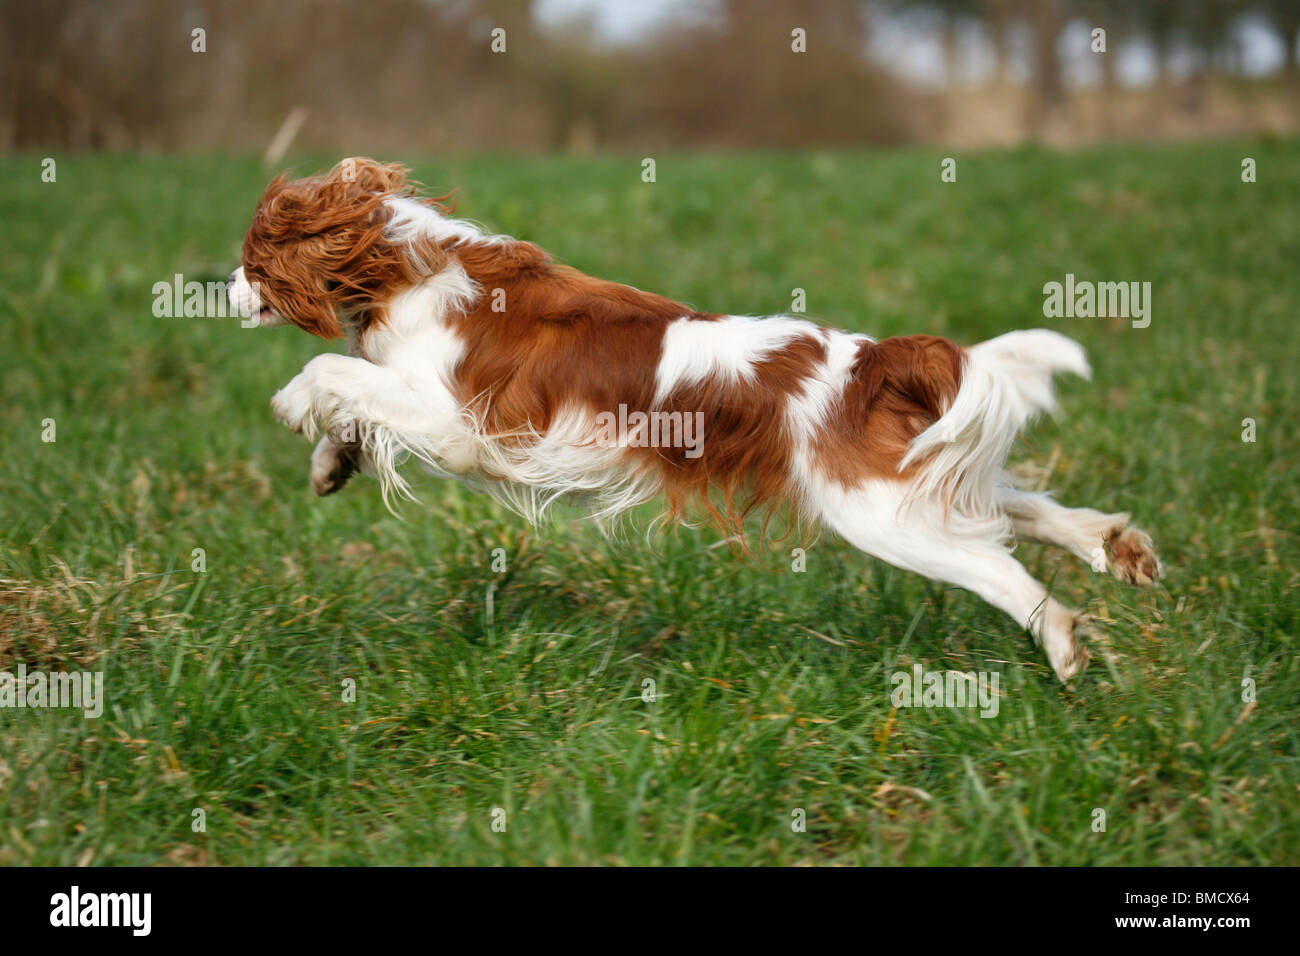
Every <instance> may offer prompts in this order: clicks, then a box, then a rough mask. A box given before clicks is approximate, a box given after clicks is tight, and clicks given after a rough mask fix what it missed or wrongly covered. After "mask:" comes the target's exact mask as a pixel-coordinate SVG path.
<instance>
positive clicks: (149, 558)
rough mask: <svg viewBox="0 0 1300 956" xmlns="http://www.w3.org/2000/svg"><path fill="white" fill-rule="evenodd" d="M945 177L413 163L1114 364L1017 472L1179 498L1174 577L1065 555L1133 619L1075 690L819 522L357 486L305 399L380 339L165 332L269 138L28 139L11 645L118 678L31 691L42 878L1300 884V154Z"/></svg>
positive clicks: (425, 484)
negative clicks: (412, 867)
mask: <svg viewBox="0 0 1300 956" xmlns="http://www.w3.org/2000/svg"><path fill="white" fill-rule="evenodd" d="M1246 156H1250V157H1253V158H1254V159H1255V160H1256V161H1257V163H1258V179H1259V181H1258V182H1257V183H1254V184H1243V183H1242V182H1241V180H1240V168H1241V160H1242V158H1243V157H1246ZM337 158H338V157H319V158H318V159H317V160H315V161H302V162H300V163H298V164H296V166H295V168H296V170H297V171H299V172H306V171H309V170H313V169H318V168H322V167H324V166H326V165H328V164H329V163H331V162H332V161H334V160H336V159H337ZM383 158H398V157H383ZM941 158H942V154H939V153H930V152H922V151H909V152H899V153H879V154H874V153H856V154H825V155H776V154H773V155H745V156H739V157H707V156H659V157H656V159H657V162H658V169H657V175H658V182H657V183H655V184H653V185H650V184H645V183H642V182H641V179H640V173H641V165H640V157H626V158H611V157H606V158H600V159H592V160H569V159H559V158H538V159H517V158H511V159H505V158H481V159H464V160H455V161H427V160H424V161H414V162H413V163H412V165H413V166H414V167H415V172H416V175H417V177H418V178H420V179H421V180H422V181H424V182H425V183H427V184H428V185H429V186H430V187H431V188H433V189H436V190H438V191H439V192H442V191H445V190H446V189H447V188H449V187H452V186H459V187H461V189H460V193H459V200H460V206H459V210H458V212H459V214H460V215H464V216H468V217H470V218H473V219H476V220H480V221H482V222H484V223H485V224H487V225H488V226H489V227H491V228H492V229H494V230H500V231H506V232H510V233H513V234H515V235H519V236H521V237H523V238H528V239H532V240H535V241H537V242H539V243H541V244H542V245H544V246H546V247H547V248H548V249H550V250H551V251H552V252H554V253H555V254H556V255H557V256H558V257H559V258H561V259H563V260H564V261H567V262H569V263H571V264H573V265H575V266H577V267H579V268H582V269H585V270H587V271H591V272H594V273H597V274H599V275H602V276H605V277H608V278H613V279H618V280H621V281H625V282H629V283H632V284H634V285H637V286H641V287H643V288H650V289H653V290H655V291H658V292H662V293H664V294H667V295H669V296H672V297H674V298H678V299H681V300H684V301H686V302H689V303H691V304H692V305H694V306H696V307H699V308H703V309H710V310H718V311H731V312H747V313H754V314H764V313H779V312H788V311H789V310H790V308H791V290H792V289H794V288H796V287H798V288H802V289H804V290H806V293H807V305H808V314H809V316H810V317H812V318H814V319H817V320H819V321H821V322H823V323H826V324H830V325H837V326H840V327H845V328H850V329H854V330H859V331H865V332H869V333H871V334H873V335H876V336H878V337H883V336H887V335H895V334H901V333H907V332H930V333H937V334H943V335H948V336H950V337H952V338H954V339H955V340H957V341H959V342H961V343H973V342H976V341H979V340H981V339H984V338H988V337H991V336H993V335H996V334H999V333H1001V332H1004V331H1007V330H1010V329H1014V328H1025V327H1036V326H1049V327H1054V328H1057V329H1059V330H1060V331H1062V332H1065V333H1066V334H1068V335H1070V336H1072V337H1074V338H1077V339H1079V340H1080V341H1082V342H1083V343H1084V344H1085V345H1086V346H1087V347H1088V349H1089V353H1090V356H1091V358H1092V361H1093V365H1094V367H1095V376H1094V381H1093V382H1092V383H1091V384H1088V383H1084V382H1082V381H1078V380H1074V381H1068V382H1064V383H1063V385H1062V389H1061V399H1062V404H1063V407H1064V409H1065V415H1064V417H1062V418H1061V419H1060V420H1059V421H1047V422H1044V423H1041V424H1040V425H1038V426H1037V427H1035V428H1034V429H1032V430H1031V431H1030V432H1029V434H1028V435H1027V436H1026V439H1025V441H1024V442H1023V443H1022V446H1021V447H1020V448H1019V449H1018V450H1017V452H1016V453H1015V458H1014V459H1013V460H1016V461H1020V462H1024V463H1027V465H1028V470H1027V471H1026V474H1031V475H1035V476H1037V477H1038V478H1039V479H1040V480H1042V481H1046V482H1047V483H1048V484H1050V486H1051V487H1054V488H1056V489H1058V491H1059V492H1060V496H1061V498H1062V500H1063V501H1064V502H1065V503H1067V504H1079V505H1085V504H1086V505H1089V506H1093V507H1097V508H1101V509H1104V510H1128V511H1132V512H1133V513H1134V516H1135V520H1137V521H1138V522H1139V523H1140V524H1142V525H1143V526H1145V527H1146V528H1147V529H1148V530H1150V531H1151V533H1152V534H1153V535H1154V537H1155V539H1156V542H1157V544H1158V545H1159V547H1160V550H1161V554H1162V557H1163V559H1164V561H1165V565H1166V569H1167V577H1166V579H1165V581H1163V582H1162V583H1161V585H1160V586H1158V587H1157V588H1154V589H1150V590H1135V589H1132V588H1129V587H1126V586H1124V585H1122V584H1120V583H1119V582H1117V581H1115V580H1113V579H1109V578H1104V577H1101V576H1097V575H1094V574H1093V573H1092V572H1090V571H1089V570H1088V569H1087V568H1086V567H1083V566H1081V565H1080V564H1079V563H1078V562H1076V561H1074V560H1073V559H1071V558H1068V557H1066V556H1064V555H1062V554H1061V553H1060V552H1057V551H1048V550H1045V549H1043V548H1041V547H1038V546H1032V545H1022V546H1021V547H1020V549H1019V551H1018V554H1019V556H1020V557H1021V558H1022V560H1024V561H1025V563H1026V564H1027V565H1028V566H1029V568H1030V570H1031V571H1033V572H1034V574H1035V575H1036V576H1038V577H1039V578H1041V579H1043V580H1047V581H1050V582H1051V588H1052V590H1053V593H1055V594H1057V595H1058V596H1060V597H1061V598H1062V600H1064V601H1065V602H1066V603H1068V604H1074V605H1077V606H1080V607H1082V608H1084V609H1086V610H1088V611H1090V612H1092V613H1093V614H1095V615H1097V616H1098V617H1099V618H1100V619H1101V622H1102V625H1103V627H1104V634H1103V636H1102V637H1100V638H1098V639H1096V640H1094V642H1093V643H1092V650H1093V655H1094V660H1093V664H1092V667H1091V668H1090V669H1089V670H1088V671H1087V672H1086V674H1085V675H1084V676H1083V677H1082V678H1081V679H1078V680H1076V681H1075V682H1074V683H1072V684H1071V685H1070V686H1068V687H1065V688H1063V687H1062V686H1061V685H1059V684H1058V683H1057V681H1056V680H1055V678H1054V677H1053V676H1052V674H1051V671H1050V669H1049V668H1048V667H1047V665H1046V661H1045V659H1044V658H1043V657H1042V655H1041V654H1040V652H1039V651H1038V650H1037V649H1036V648H1035V647H1033V646H1032V644H1031V642H1030V640H1029V638H1028V637H1027V636H1026V635H1025V634H1023V633H1022V632H1020V631H1019V630H1018V629H1017V628H1016V627H1015V625H1014V624H1013V623H1012V622H1011V621H1010V620H1009V619H1007V618H1006V617H1005V616H1003V615H1002V614H1001V613H999V612H997V611H994V610H992V609H991V608H989V607H987V606H986V605H984V604H983V603H982V602H981V601H979V600H978V599H977V598H975V597H974V596H973V595H970V594H967V593H965V592H963V591H959V590H955V589H946V588H942V587H940V586H937V585H934V584H931V583H929V582H927V581H925V580H923V579H921V578H919V577H916V576H913V575H910V574H906V573H903V572H899V571H895V570H893V569H891V568H889V567H886V566H884V565H881V564H879V563H877V562H874V561H871V560H869V559H867V558H865V557H864V556H862V555H860V554H859V553H857V552H856V551H854V550H853V549H852V548H850V547H848V546H847V545H845V544H843V543H842V542H840V541H837V540H834V539H832V538H831V537H830V536H824V537H822V538H820V539H819V540H816V541H815V542H814V543H813V544H812V545H811V546H810V547H809V549H808V551H807V559H806V560H807V564H806V570H805V571H804V572H802V573H796V572H794V571H792V568H791V564H792V559H791V554H790V551H791V548H792V547H794V546H795V545H796V544H798V542H797V541H783V542H779V543H777V544H775V545H772V546H771V547H769V548H767V549H766V550H764V551H762V552H760V553H759V554H757V555H756V556H754V557H752V558H749V559H746V560H738V559H737V558H736V557H734V556H733V555H732V554H731V552H730V550H729V549H728V548H727V547H725V546H721V547H719V546H716V545H717V542H718V538H717V536H716V535H715V534H712V533H710V532H708V531H705V530H693V529H683V530H681V531H679V532H676V533H667V534H660V535H657V536H655V537H654V538H652V540H651V541H650V542H649V543H647V542H646V541H645V536H644V535H643V534H641V533H640V530H639V529H634V530H632V531H631V532H629V533H627V534H626V535H625V536H624V537H623V538H622V539H620V540H617V541H613V542H607V541H606V540H604V539H602V538H601V536H600V535H599V533H598V531H597V530H596V529H595V528H594V527H592V526H591V525H589V524H587V523H583V522H578V521H573V520H568V517H567V516H563V515H562V516H560V517H559V518H557V520H556V521H555V522H554V523H553V524H550V525H548V526H546V527H544V528H540V529H530V528H529V527H527V526H526V525H525V524H524V523H523V522H522V521H521V520H520V519H518V518H516V517H514V516H513V515H511V514H509V513H507V512H505V511H503V510H501V509H500V508H499V507H498V506H496V505H495V504H494V503H492V502H491V501H490V500H488V499H486V498H483V497H479V496H475V495H473V494H471V493H469V492H467V491H465V490H463V489H461V488H459V487H456V486H452V485H448V484H443V483H438V482H436V481H434V480H432V479H423V480H420V481H419V482H418V483H417V487H416V490H417V493H418V494H419V496H420V498H421V502H420V504H418V505H409V504H408V505H406V506H405V507H404V508H403V509H402V510H401V518H400V520H399V518H395V517H393V516H392V515H390V514H389V513H388V512H386V511H385V509H384V508H383V506H382V504H381V501H380V497H379V492H378V488H377V486H376V484H375V483H374V482H373V481H372V480H369V479H366V478H358V479H355V480H354V482H353V484H352V485H350V486H349V487H348V488H347V489H346V490H345V491H344V492H343V493H341V494H339V495H336V496H334V497H332V498H329V499H324V500H319V499H316V498H314V497H313V496H312V495H311V493H310V491H309V489H308V487H307V481H306V478H307V459H308V455H309V453H310V446H309V445H308V444H307V443H305V442H304V441H302V440H301V439H299V438H296V437H295V436H293V435H291V434H289V433H288V432H287V431H286V430H285V429H284V428H282V427H281V426H280V425H278V424H277V423H276V422H275V421H274V420H273V419H272V416H271V414H270V411H269V409H268V405H267V403H268V400H269V398H270V396H271V394H272V393H273V392H274V391H275V390H276V389H277V388H279V387H280V386H281V385H282V384H284V383H285V382H287V381H288V380H289V378H291V377H292V376H293V375H294V374H295V373H296V372H297V371H298V370H299V369H300V368H301V366H302V365H303V363H304V362H306V361H307V360H308V359H309V358H310V357H311V356H312V355H314V354H316V353H318V352H320V351H323V350H325V349H327V348H339V344H338V343H331V344H329V345H326V344H324V343H322V342H320V341H319V340H312V339H310V338H308V337H307V336H306V335H304V334H302V333H300V332H298V331H297V330H294V329H275V330H259V329H243V328H240V327H239V323H238V320H237V319H217V318H188V319H186V318H155V317H154V315H153V312H152V308H153V298H154V297H153V292H152V286H153V284H154V283H155V282H159V281H167V280H170V278H171V276H172V275H173V274H174V273H182V274H184V275H185V277H186V278H187V279H200V280H201V279H205V278H219V277H224V276H225V274H226V273H227V272H228V271H229V270H230V269H231V268H232V267H233V266H234V265H236V264H237V262H238V257H239V250H240V244H241V240H242V237H243V232H244V230H245V228H246V227H247V223H248V219H249V217H250V215H251V213H252V210H253V208H254V206H255V204H256V201H257V198H258V195H259V194H260V190H261V188H262V186H263V185H264V182H265V179H266V178H267V177H266V176H265V174H264V173H263V171H262V170H261V169H260V168H259V165H258V163H257V162H256V161H254V160H250V159H244V158H219V157H203V158H158V157H152V158H138V157H98V158H92V157H76V156H69V157H63V158H57V159H58V166H57V182H55V183H44V182H42V181H41V176H40V173H41V163H40V159H41V157H38V156H27V157H10V158H6V159H3V160H0V209H3V210H4V215H3V220H4V225H3V227H2V228H0V322H2V323H3V330H4V336H3V346H2V347H0V376H2V377H0V390H2V397H3V403H2V404H0V423H2V424H3V435H4V445H3V454H2V455H0V578H2V579H3V582H2V583H0V669H8V670H11V671H15V670H16V668H17V666H18V663H19V662H24V663H25V664H26V665H27V667H28V668H29V669H44V670H50V669H72V670H81V669H88V670H95V671H103V672H104V693H105V701H106V702H105V706H104V712H103V715H102V716H101V717H99V718H98V719H95V720H88V719H85V718H83V717H82V716H81V714H80V713H79V712H74V711H70V710H58V709H44V710H35V709H23V710H19V709H5V710H0V863H6V864H94V865H100V864H157V863H162V864H227V865H229V864H263V863H265V864H359V863H385V864H418V863H446V864H496V863H519V864H573V863H583V864H588V863H601V864H603V863H611V864H661V863H662V864H671V863H694V864H702V863H719V864H740V865H748V864H801V863H802V864H821V863H907V864H974V863H1000V864H1099V865H1100V864H1260V863H1273V864H1283V863H1292V864H1294V863H1296V862H1300V795H1298V793H1297V788H1298V787H1300V773H1298V772H1297V737H1298V736H1300V730H1298V728H1297V722H1296V711H1297V706H1298V705H1300V665H1298V663H1297V647H1296V640H1295V635H1296V627H1297V600H1296V594H1295V589H1296V584H1297V570H1296V569H1297V559H1298V558H1300V550H1298V549H1297V538H1296V529H1297V527H1298V526H1300V522H1298V519H1300V507H1298V503H1300V494H1298V493H1297V489H1296V474H1295V471H1296V468H1295V466H1296V463H1297V451H1298V446H1297V428H1296V422H1295V416H1296V410H1297V408H1298V407H1300V401H1298V400H1297V387H1296V370H1297V367H1298V366H1300V350H1298V349H1297V345H1296V343H1297V334H1296V322H1297V318H1298V315H1297V303H1300V270H1297V268H1296V264H1297V262H1300V192H1298V191H1297V189H1296V184H1297V183H1298V182H1300V150H1298V149H1297V144H1296V143H1295V142H1285V141H1266V140H1258V141H1249V142H1238V143H1225V144H1216V145H1200V146H1186V147H1151V148H1145V147H1143V148H1137V147H1133V148H1114V149H1105V150H1098V151H1089V152H1084V153H1078V154H1058V153H1053V152H1047V151H1041V150H1037V149H1029V150H1020V151H1012V152H999V153H983V154H977V155H970V156H958V181H957V182H956V183H954V184H944V183H941V182H940V176H939V164H940V160H941ZM1067 272H1070V273H1074V274H1075V275H1076V276H1078V277H1079V278H1089V279H1096V280H1139V281H1150V282H1151V283H1152V287H1153V296H1154V309H1153V316H1152V322H1151V325H1150V327H1149V328H1146V329H1133V328H1131V327H1130V326H1129V323H1128V322H1127V321H1122V320H1106V319H1050V320H1049V319H1044V317H1043V313H1042V304H1043V294H1042V287H1043V284H1044V283H1045V282H1048V281H1053V280H1055V281H1061V280H1062V279H1063V278H1064V276H1065V274H1066V273H1067ZM1246 418H1251V419H1254V420H1255V422H1256V427H1257V440H1256V441H1255V442H1253V443H1248V442H1243V440H1242V432H1243V425H1242V420H1243V419H1246ZM46 419H53V420H54V423H55V429H56V431H55V437H56V440H55V441H54V442H46V441H43V440H42V437H43V434H42V433H43V430H44V426H43V422H44V421H45V420H46ZM652 516H653V511H647V512H646V515H645V517H646V518H649V517H652ZM643 525H644V522H643ZM497 548H501V549H504V555H505V559H506V562H507V569H506V570H505V571H504V572H496V571H494V570H493V567H492V562H493V551H494V549H497ZM195 549H202V551H203V558H204V561H205V564H206V570H205V571H202V572H196V571H194V570H193V564H194V562H195V557H194V551H195ZM914 663H921V664H922V665H923V666H924V667H925V668H926V669H936V670H947V669H952V670H961V671H966V670H976V671H992V672H996V673H997V674H998V675H999V679H1000V686H1001V690H1002V694H1003V696H1001V698H1000V700H999V703H1000V708H999V713H998V715H997V716H996V717H995V718H990V719H980V718H979V717H977V716H976V715H975V714H974V713H973V712H971V711H968V710H956V709H942V708H937V709H936V708H932V709H894V708H893V707H892V706H891V702H890V692H891V690H892V689H893V687H892V684H891V682H890V675H891V674H892V673H894V672H895V671H898V670H900V669H906V668H910V667H911V666H912V665H913V664H914ZM1246 678H1249V679H1250V680H1251V681H1253V682H1254V683H1253V686H1254V688H1255V694H1256V695H1257V700H1256V702H1255V703H1254V704H1253V705H1252V704H1250V703H1248V701H1247V700H1246V699H1244V698H1243V694H1244V693H1245V690H1244V688H1243V680H1244V679H1246ZM647 679H652V680H653V681H654V682H655V685H654V686H655V689H656V690H657V699H656V700H654V701H652V702H647V701H645V700H643V699H642V690H643V686H645V685H644V684H643V682H644V681H646V680H647ZM346 681H355V686H356V696H355V701H350V700H345V682H346ZM1098 809H1100V810H1104V811H1105V823H1106V826H1105V830H1104V832H1096V831H1095V830H1094V820H1095V819H1097V817H1096V814H1095V811H1096V810H1098ZM196 810H202V811H203V814H202V820H203V822H204V828H203V829H201V831H200V830H196V826H197V824H196V820H198V819H199V816H198V815H196V813H195V811H196ZM799 810H802V811H804V814H805V815H806V831H805V832H797V831H796V829H795V828H794V827H792V821H794V820H795V819H796V817H797V811H799ZM498 811H504V817H503V816H502V815H501V813H499V812H498ZM494 814H495V815H494ZM501 820H504V823H505V829H504V831H503V832H502V831H501V830H500V828H499V825H498V826H497V827H495V828H494V821H501Z"/></svg>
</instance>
